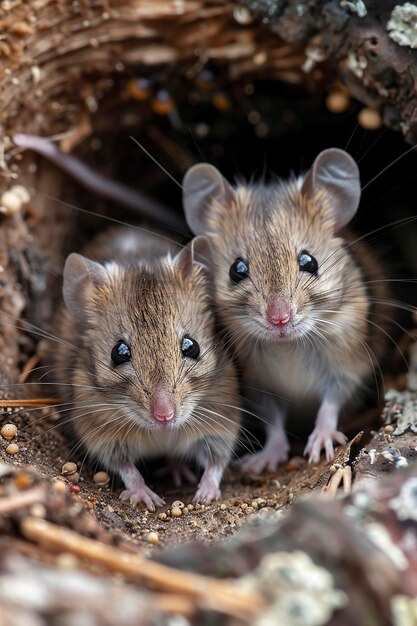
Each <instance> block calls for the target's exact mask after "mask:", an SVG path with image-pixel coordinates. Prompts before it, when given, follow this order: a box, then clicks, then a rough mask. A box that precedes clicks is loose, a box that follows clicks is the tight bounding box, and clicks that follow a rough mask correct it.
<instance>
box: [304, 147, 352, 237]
mask: <svg viewBox="0 0 417 626" xmlns="http://www.w3.org/2000/svg"><path fill="white" fill-rule="evenodd" d="M301 191H302V193H303V194H305V195H306V196H309V197H314V196H317V195H318V194H321V193H324V194H325V195H326V196H327V198H328V199H329V202H330V207H331V210H332V214H333V217H334V220H335V222H336V230H339V229H340V228H342V226H345V225H346V224H348V223H349V222H350V220H351V219H352V218H353V216H354V215H355V213H356V211H357V209H358V206H359V201H360V197H361V183H360V176H359V169H358V166H357V165H356V162H355V161H354V159H353V158H352V157H351V156H350V155H349V154H348V153H347V152H345V151H344V150H339V149H337V148H331V149H329V150H324V151H323V152H321V153H320V154H319V155H318V157H317V158H316V160H315V161H314V163H313V166H312V167H311V169H310V171H309V172H308V173H307V175H306V177H305V179H304V182H303V185H302V187H301Z"/></svg>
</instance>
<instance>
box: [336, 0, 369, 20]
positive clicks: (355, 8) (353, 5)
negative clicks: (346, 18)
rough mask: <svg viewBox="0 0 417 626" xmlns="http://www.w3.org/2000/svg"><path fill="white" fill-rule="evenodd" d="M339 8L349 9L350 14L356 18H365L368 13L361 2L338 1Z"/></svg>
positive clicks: (354, 0)
mask: <svg viewBox="0 0 417 626" xmlns="http://www.w3.org/2000/svg"><path fill="white" fill-rule="evenodd" d="M340 6H341V7H342V8H346V9H349V10H350V11H352V13H356V15H357V16H358V17H365V15H367V13H368V10H367V8H366V4H365V3H364V2H363V0H350V1H349V0H340Z"/></svg>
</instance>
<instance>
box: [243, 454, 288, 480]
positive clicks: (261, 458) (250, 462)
mask: <svg viewBox="0 0 417 626" xmlns="http://www.w3.org/2000/svg"><path fill="white" fill-rule="evenodd" d="M286 461H288V449H287V448H283V449H282V450H280V451H274V453H270V452H268V451H266V450H261V451H260V452H256V453H255V454H246V455H245V456H244V457H242V459H241V462H240V465H241V469H242V471H243V472H244V473H246V474H256V475H257V474H262V473H263V472H276V470H277V468H278V466H279V465H282V464H283V463H285V462H286Z"/></svg>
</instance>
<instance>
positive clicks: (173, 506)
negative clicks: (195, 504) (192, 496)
mask: <svg viewBox="0 0 417 626" xmlns="http://www.w3.org/2000/svg"><path fill="white" fill-rule="evenodd" d="M171 507H172V508H175V507H178V508H179V509H183V508H184V507H185V504H184V502H181V500H175V502H173V503H172V505H171Z"/></svg>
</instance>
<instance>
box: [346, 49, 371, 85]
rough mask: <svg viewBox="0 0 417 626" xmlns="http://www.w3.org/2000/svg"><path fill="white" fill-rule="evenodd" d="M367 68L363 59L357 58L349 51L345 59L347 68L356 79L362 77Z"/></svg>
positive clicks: (366, 62) (366, 63)
mask: <svg viewBox="0 0 417 626" xmlns="http://www.w3.org/2000/svg"><path fill="white" fill-rule="evenodd" d="M367 67H368V61H367V59H366V58H365V57H362V56H361V57H359V56H357V54H356V53H355V52H352V51H350V52H349V54H348V57H347V68H348V69H349V70H350V71H351V72H352V74H355V76H357V77H358V78H362V77H363V72H364V70H366V68H367Z"/></svg>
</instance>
